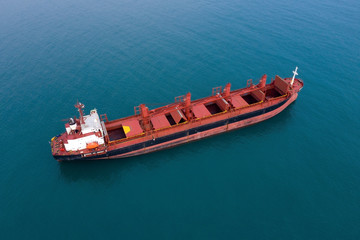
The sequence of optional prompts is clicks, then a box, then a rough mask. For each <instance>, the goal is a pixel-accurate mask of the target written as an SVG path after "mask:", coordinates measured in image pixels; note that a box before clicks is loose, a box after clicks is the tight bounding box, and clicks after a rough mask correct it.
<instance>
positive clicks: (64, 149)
mask: <svg viewBox="0 0 360 240" xmlns="http://www.w3.org/2000/svg"><path fill="white" fill-rule="evenodd" d="M297 69H298V68H297V67H296V69H295V71H293V77H292V78H281V77H279V76H278V75H276V76H275V78H274V79H272V80H271V82H270V83H268V84H266V80H267V76H266V75H263V76H262V77H261V79H260V80H259V83H258V84H253V82H252V80H251V79H249V80H248V81H247V86H246V87H245V88H242V89H237V90H231V84H230V83H228V84H226V85H225V87H224V88H223V87H215V88H213V89H212V94H211V96H208V97H205V98H202V99H197V100H192V99H191V94H190V93H187V94H186V95H184V96H179V97H175V101H174V102H173V103H171V104H168V105H166V106H163V107H159V108H156V109H152V110H149V108H148V107H147V106H146V105H145V104H141V105H139V106H137V107H134V115H132V116H129V117H125V118H120V119H116V120H111V121H109V120H108V117H107V115H106V114H101V115H99V114H98V112H97V110H96V109H93V110H91V111H90V114H89V115H84V112H83V109H84V104H82V103H80V102H77V103H76V105H75V107H76V108H77V109H78V112H79V115H80V116H79V117H74V118H70V119H68V120H67V122H66V124H65V130H66V131H65V132H64V133H62V134H60V135H57V136H56V137H53V138H52V139H51V142H50V145H51V151H52V155H53V157H54V158H55V159H56V160H58V161H72V160H98V159H111V158H125V157H131V156H137V155H140V154H146V153H150V152H154V151H158V150H162V149H166V148H170V147H174V146H177V145H180V144H184V143H188V142H191V141H195V140H199V139H202V138H205V137H209V136H213V135H215V134H219V133H224V132H227V131H231V130H234V129H238V128H242V127H246V126H249V125H252V124H255V123H258V122H261V121H264V120H266V119H269V118H271V117H273V116H275V115H277V114H278V113H280V112H281V111H283V110H284V109H285V108H286V107H287V106H289V105H290V104H291V103H292V102H294V101H295V100H296V98H297V96H298V92H299V91H300V90H301V89H302V87H303V81H302V80H300V79H298V78H295V77H296V75H298V73H297Z"/></svg>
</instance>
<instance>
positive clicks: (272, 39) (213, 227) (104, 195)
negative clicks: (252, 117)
mask: <svg viewBox="0 0 360 240" xmlns="http://www.w3.org/2000/svg"><path fill="white" fill-rule="evenodd" d="M295 66H299V77H300V78H302V79H303V80H304V83H305V86H304V88H303V90H302V91H301V93H300V95H299V98H298V100H297V101H296V102H295V103H294V104H292V105H291V106H290V107H289V108H288V109H286V110H285V111H284V112H282V113H281V114H280V115H278V116H276V117H274V118H272V119H270V120H268V121H266V122H263V123H260V124H258V125H255V126H251V127H248V128H245V129H241V130H237V131H233V132H231V133H226V134H222V135H219V136H216V137H211V138H208V139H205V140H202V141H198V142H195V143H191V144H187V145H183V146H180V147H177V148H173V149H169V150H165V151H162V152H157V153H153V154H149V155H145V156H140V157H134V158H130V159H122V160H108V161H97V162H74V163H58V162H56V161H55V160H54V159H53V158H52V156H51V151H50V147H49V144H48V141H49V140H50V139H51V138H52V137H53V136H54V135H57V134H58V133H60V132H63V131H64V130H65V129H64V125H63V124H64V122H61V119H65V118H68V117H71V116H74V115H75V114H77V112H76V109H75V108H74V107H73V105H74V103H75V102H76V100H77V99H79V100H80V101H81V102H83V103H84V104H85V106H86V112H87V113H88V112H89V111H90V109H92V108H97V109H98V111H99V113H107V114H108V117H109V118H110V119H116V118H119V117H125V116H127V115H130V114H132V113H133V106H136V105H139V104H140V103H159V102H160V103H162V102H165V103H169V102H172V101H173V98H174V97H175V96H178V95H183V94H185V93H186V92H188V91H190V92H191V93H192V95H193V98H194V99H195V98H200V97H205V96H208V95H210V94H211V89H212V87H216V86H220V85H225V84H226V83H227V82H231V83H232V86H233V88H234V89H235V88H241V87H245V86H246V80H247V79H249V78H252V79H254V80H255V81H257V80H258V79H259V78H260V77H261V76H262V74H264V73H267V74H268V76H269V77H274V76H275V75H276V74H278V75H280V76H282V77H291V76H292V70H294V68H295ZM0 84H1V87H0V113H1V114H0V123H1V127H0V129H1V137H0V148H1V157H0V238H1V239H360V157H359V156H360V120H359V117H360V104H359V101H360V97H359V95H360V2H359V1H358V0H327V1H314V0H303V1H295V0H278V1H275V0H269V1H264V0H227V1H219V0H217V1H215V0H198V1H190V0H152V1H150V0H137V1H134V0H103V1H95V0H86V1H85V0H77V1H70V0H64V1H55V0H32V1H27V0H2V1H0ZM152 107H155V106H152Z"/></svg>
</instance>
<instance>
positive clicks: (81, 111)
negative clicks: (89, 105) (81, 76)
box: [75, 101, 85, 124]
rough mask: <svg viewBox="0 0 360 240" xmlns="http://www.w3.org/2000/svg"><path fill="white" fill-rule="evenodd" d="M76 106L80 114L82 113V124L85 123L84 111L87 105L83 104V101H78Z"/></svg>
mask: <svg viewBox="0 0 360 240" xmlns="http://www.w3.org/2000/svg"><path fill="white" fill-rule="evenodd" d="M75 107H76V108H77V109H78V111H79V114H80V124H84V113H83V110H82V109H83V108H84V107H85V105H84V104H82V103H81V102H79V101H77V103H76V104H75Z"/></svg>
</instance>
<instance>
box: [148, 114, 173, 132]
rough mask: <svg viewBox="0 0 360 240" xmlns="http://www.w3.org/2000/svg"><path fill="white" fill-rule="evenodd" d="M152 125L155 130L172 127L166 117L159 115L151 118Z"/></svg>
mask: <svg viewBox="0 0 360 240" xmlns="http://www.w3.org/2000/svg"><path fill="white" fill-rule="evenodd" d="M151 123H152V125H153V127H154V128H155V129H160V128H165V127H170V126H171V125H170V123H169V121H168V120H167V118H166V117H165V115H158V116H155V117H152V118H151Z"/></svg>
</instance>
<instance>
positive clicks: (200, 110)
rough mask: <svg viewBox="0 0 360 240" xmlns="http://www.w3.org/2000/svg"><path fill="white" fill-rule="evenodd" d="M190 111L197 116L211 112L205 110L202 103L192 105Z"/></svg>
mask: <svg viewBox="0 0 360 240" xmlns="http://www.w3.org/2000/svg"><path fill="white" fill-rule="evenodd" d="M192 111H193V113H194V114H195V117H197V118H203V117H207V116H210V115H211V113H210V112H209V110H207V108H206V107H205V106H204V104H199V105H194V106H193V108H192Z"/></svg>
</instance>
